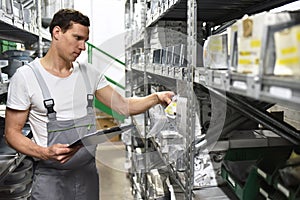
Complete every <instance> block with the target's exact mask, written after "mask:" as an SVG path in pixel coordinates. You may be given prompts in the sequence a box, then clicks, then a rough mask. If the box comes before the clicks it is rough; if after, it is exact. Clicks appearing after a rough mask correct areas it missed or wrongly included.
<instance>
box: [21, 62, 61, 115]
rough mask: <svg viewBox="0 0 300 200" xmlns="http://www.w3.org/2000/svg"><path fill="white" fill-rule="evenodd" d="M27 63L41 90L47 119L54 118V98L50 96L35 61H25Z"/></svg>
mask: <svg viewBox="0 0 300 200" xmlns="http://www.w3.org/2000/svg"><path fill="white" fill-rule="evenodd" d="M27 65H28V66H29V67H30V68H31V69H32V71H33V72H34V75H35V77H36V79H37V81H38V83H39V86H40V88H41V90H42V94H43V98H44V106H45V108H46V109H47V115H48V118H49V120H56V112H55V110H54V99H53V98H52V97H51V94H50V91H49V89H48V86H47V84H46V82H45V80H44V78H43V77H42V75H41V72H40V70H39V69H38V66H37V65H36V63H35V62H31V63H27Z"/></svg>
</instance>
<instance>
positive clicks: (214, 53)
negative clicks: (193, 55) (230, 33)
mask: <svg viewBox="0 0 300 200" xmlns="http://www.w3.org/2000/svg"><path fill="white" fill-rule="evenodd" d="M227 44H228V42H227V33H225V34H218V35H212V36H210V37H208V39H207V40H206V41H205V43H204V47H203V64H204V67H205V68H209V69H228V57H229V55H228V45H227Z"/></svg>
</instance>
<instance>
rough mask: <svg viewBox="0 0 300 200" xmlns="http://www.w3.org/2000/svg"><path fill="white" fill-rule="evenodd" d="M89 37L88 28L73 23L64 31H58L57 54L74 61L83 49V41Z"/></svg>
mask: <svg viewBox="0 0 300 200" xmlns="http://www.w3.org/2000/svg"><path fill="white" fill-rule="evenodd" d="M88 39H89V28H88V27H86V26H83V25H81V24H77V23H74V24H73V25H72V26H71V28H70V29H68V30H67V31H66V32H65V33H63V32H62V31H60V33H59V41H58V50H59V52H58V53H59V55H61V56H62V57H63V59H65V60H68V61H71V62H72V61H75V60H76V58H77V57H78V56H79V55H80V54H81V51H84V50H85V42H86V41H87V40H88Z"/></svg>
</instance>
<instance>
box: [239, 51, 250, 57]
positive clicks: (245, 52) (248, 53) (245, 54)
mask: <svg viewBox="0 0 300 200" xmlns="http://www.w3.org/2000/svg"><path fill="white" fill-rule="evenodd" d="M251 54H252V52H250V51H240V55H241V56H250V55H251Z"/></svg>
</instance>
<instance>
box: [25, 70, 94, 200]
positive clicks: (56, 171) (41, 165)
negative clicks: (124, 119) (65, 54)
mask: <svg viewBox="0 0 300 200" xmlns="http://www.w3.org/2000/svg"><path fill="white" fill-rule="evenodd" d="M30 67H31V68H32V70H33V72H34V74H35V76H36V78H37V80H38V83H39V85H40V88H41V90H42V93H43V98H44V105H45V108H46V109H47V116H48V119H49V122H48V123H47V131H48V146H51V145H53V144H57V143H61V144H70V143H71V142H72V141H74V140H76V139H78V138H81V137H82V136H84V135H86V134H88V133H92V132H94V131H96V121H95V114H94V112H93V99H94V95H93V92H92V91H91V87H90V83H89V79H88V77H87V72H86V71H85V70H86V68H82V67H79V68H80V70H81V74H82V76H83V78H84V80H85V85H86V88H87V91H88V92H90V93H89V94H87V101H88V105H87V115H86V116H84V117H81V118H78V119H74V120H66V121H59V120H57V119H56V112H55V111H54V108H53V107H54V100H53V99H52V98H51V95H50V92H49V89H48V87H47V85H46V83H45V81H44V79H43V78H42V76H41V74H40V72H39V69H38V66H36V65H31V66H30ZM95 151H96V145H94V146H84V147H82V148H80V149H79V150H78V151H77V152H76V153H75V154H74V155H73V157H72V158H71V159H70V160H69V161H67V162H66V163H64V164H61V163H59V162H58V161H53V160H40V161H38V162H37V165H36V169H35V172H34V178H33V187H32V195H31V200H98V199H99V177H98V172H97V169H96V163H95Z"/></svg>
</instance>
